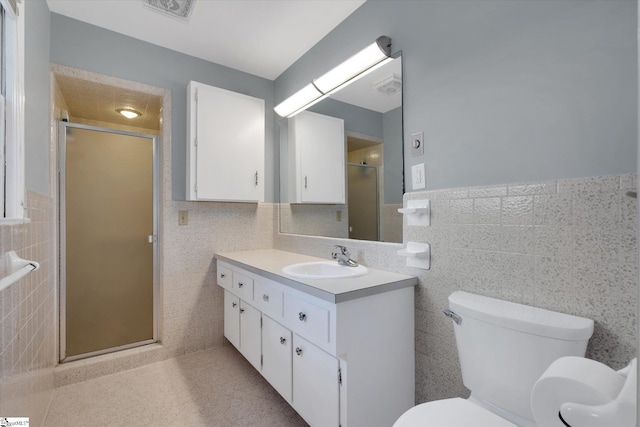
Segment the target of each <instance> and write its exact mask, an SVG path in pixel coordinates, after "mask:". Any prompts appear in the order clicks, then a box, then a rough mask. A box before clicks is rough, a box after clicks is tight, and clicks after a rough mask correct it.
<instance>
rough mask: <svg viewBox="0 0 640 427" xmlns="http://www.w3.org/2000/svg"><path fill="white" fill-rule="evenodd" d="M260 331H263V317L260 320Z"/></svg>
mask: <svg viewBox="0 0 640 427" xmlns="http://www.w3.org/2000/svg"><path fill="white" fill-rule="evenodd" d="M260 329H262V317H261V318H260Z"/></svg>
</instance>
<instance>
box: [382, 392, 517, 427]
mask: <svg viewBox="0 0 640 427" xmlns="http://www.w3.org/2000/svg"><path fill="white" fill-rule="evenodd" d="M469 426H473V427H517V426H516V425H515V424H512V423H510V422H509V421H507V420H505V419H504V418H502V417H499V416H497V415H496V414H494V413H493V412H490V411H488V410H486V409H484V408H482V407H480V406H478V405H476V404H474V403H471V402H469V401H468V400H466V399H462V398H460V397H456V398H453V399H444V400H436V401H433V402H427V403H422V404H420V405H417V406H414V407H413V408H411V409H409V410H408V411H407V412H405V413H404V414H402V416H400V418H398V420H397V421H396V422H395V424H393V427H469Z"/></svg>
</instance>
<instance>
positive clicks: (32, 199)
mask: <svg viewBox="0 0 640 427" xmlns="http://www.w3.org/2000/svg"><path fill="white" fill-rule="evenodd" d="M26 203H27V216H28V217H29V218H30V220H31V221H30V222H29V223H25V224H16V225H1V226H0V253H1V254H4V253H6V252H7V251H10V250H15V251H16V252H17V254H18V256H20V257H22V258H26V259H32V260H35V261H37V262H39V263H40V269H39V270H38V271H35V272H32V273H30V274H28V275H27V276H25V277H24V278H22V279H21V280H20V281H18V282H17V283H15V284H13V285H12V286H10V287H9V288H7V289H5V290H4V291H2V292H0V310H1V311H0V343H1V346H0V414H2V416H28V417H30V421H31V423H32V425H36V426H37V425H42V424H43V422H44V417H45V414H46V411H47V409H48V406H49V402H50V399H51V395H52V393H53V366H54V364H55V348H56V344H55V337H56V330H55V328H56V317H55V313H54V310H55V275H56V265H57V263H56V260H55V252H54V249H55V248H54V242H55V240H54V232H55V226H54V214H55V211H54V203H53V200H52V199H51V198H50V197H47V196H44V195H41V194H38V193H35V192H31V191H29V192H27V201H26ZM4 269H5V266H4V263H0V270H2V271H0V277H4V276H5V275H6V273H5V271H4Z"/></svg>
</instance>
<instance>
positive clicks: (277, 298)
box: [253, 278, 283, 319]
mask: <svg viewBox="0 0 640 427" xmlns="http://www.w3.org/2000/svg"><path fill="white" fill-rule="evenodd" d="M253 289H254V293H255V303H256V307H258V308H259V309H260V310H261V311H262V312H263V313H265V314H267V315H269V316H270V317H272V318H274V319H282V299H283V292H282V289H280V287H279V286H278V284H277V283H275V282H272V281H270V280H269V279H263V278H261V279H260V280H256V281H255V282H254V284H253Z"/></svg>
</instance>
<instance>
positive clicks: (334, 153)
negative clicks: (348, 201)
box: [288, 111, 346, 204]
mask: <svg viewBox="0 0 640 427" xmlns="http://www.w3.org/2000/svg"><path fill="white" fill-rule="evenodd" d="M288 124H289V126H288V132H289V138H288V140H289V195H290V198H291V203H327V204H343V203H345V187H346V184H345V156H346V151H345V137H344V120H342V119H338V118H335V117H330V116H325V115H322V114H317V113H312V112H310V111H303V112H302V113H300V114H297V115H296V116H294V117H292V118H290V119H289V123H288Z"/></svg>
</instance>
